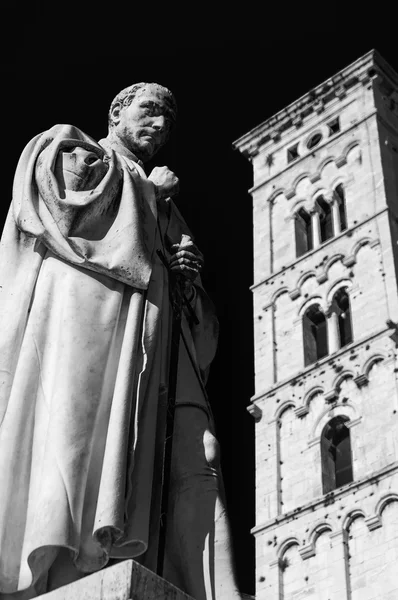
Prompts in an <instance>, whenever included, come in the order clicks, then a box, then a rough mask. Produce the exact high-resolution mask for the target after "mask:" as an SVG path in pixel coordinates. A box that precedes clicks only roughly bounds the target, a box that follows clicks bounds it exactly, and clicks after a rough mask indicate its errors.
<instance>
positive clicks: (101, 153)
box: [0, 83, 241, 600]
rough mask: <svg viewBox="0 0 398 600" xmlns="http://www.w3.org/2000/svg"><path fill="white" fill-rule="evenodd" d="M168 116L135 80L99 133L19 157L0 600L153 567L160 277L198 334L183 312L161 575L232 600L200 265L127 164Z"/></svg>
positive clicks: (6, 314)
mask: <svg viewBox="0 0 398 600" xmlns="http://www.w3.org/2000/svg"><path fill="white" fill-rule="evenodd" d="M175 119H176V104H175V99H174V97H173V95H172V94H171V92H170V91H169V90H167V89H166V88H164V87H162V86H160V85H158V84H155V83H140V84H135V85H132V86H130V87H128V88H126V89H124V90H123V91H121V92H120V93H119V94H118V95H117V96H116V98H115V99H114V101H113V102H112V105H111V108H110V112H109V133H108V136H107V137H106V138H105V139H102V140H100V141H99V142H98V143H97V142H96V141H95V140H93V139H92V138H90V137H89V136H88V135H86V134H85V133H83V132H82V131H80V130H79V129H77V128H76V127H73V126H70V125H56V126H54V127H52V128H51V129H50V130H49V131H46V132H44V133H42V134H40V135H37V136H36V137H35V138H34V139H33V140H32V141H31V142H29V144H28V145H27V146H26V148H25V150H24V151H23V153H22V155H21V158H20V161H19V164H18V167H17V170H16V175H15V180H14V188H13V200H12V204H11V207H10V211H9V214H8V217H7V221H6V224H5V227H4V231H3V236H2V240H1V251H0V276H1V281H0V320H1V325H0V332H1V342H0V343H1V352H0V423H1V427H0V599H3V600H4V599H5V598H13V599H14V600H15V599H19V600H26V599H29V598H34V597H36V596H37V595H39V594H41V593H44V592H46V591H49V590H52V589H56V588H57V587H59V586H61V585H64V584H66V583H69V582H71V581H74V580H76V579H78V578H80V577H83V576H85V575H86V574H88V573H91V572H94V571H96V570H99V569H102V568H103V567H105V566H106V565H107V564H112V563H114V562H115V561H119V560H123V559H126V558H135V559H136V560H138V561H140V562H141V563H142V564H143V565H144V566H146V567H149V568H151V569H152V570H155V569H156V548H157V540H158V534H159V514H158V513H159V496H160V488H161V484H160V480H161V477H160V475H161V470H160V469H159V464H160V463H161V460H162V451H163V441H164V440H162V439H161V438H162V434H161V432H162V431H163V429H162V427H163V425H162V423H164V418H165V405H166V399H167V385H168V369H169V364H168V359H169V342H170V322H171V321H170V319H171V316H170V303H169V293H168V292H169V290H168V286H169V272H170V271H171V272H174V273H178V274H179V275H180V276H181V278H182V279H183V281H184V282H185V286H184V288H185V289H184V293H185V295H186V298H187V300H188V302H189V303H190V305H191V306H192V307H193V309H194V311H195V313H196V315H197V317H198V320H199V324H193V323H192V321H190V319H189V318H188V316H189V315H188V314H185V311H184V312H183V318H182V330H183V333H184V339H185V340H186V342H187V343H186V345H185V344H180V349H179V361H178V381H177V395H176V405H177V406H176V412H175V426H174V438H173V440H174V441H173V458H172V469H171V480H170V482H171V483H170V486H171V488H170V502H169V510H168V515H167V539H166V550H165V560H164V573H163V576H164V578H165V579H168V580H169V581H170V582H172V583H173V584H175V585H176V586H178V587H180V588H181V589H182V590H183V591H185V592H187V593H189V594H190V595H192V596H193V597H194V598H195V599H196V600H207V599H209V600H210V598H211V599H213V600H214V599H216V600H221V599H225V600H234V599H237V598H240V597H241V595H240V593H239V592H238V589H237V585H236V581H235V576H234V567H233V559H232V551H231V540H230V533H229V528H228V521H227V516H226V511H225V504H224V500H223V489H222V488H223V486H222V476H221V472H220V464H219V450H218V444H217V440H216V437H215V432H214V423H213V419H212V415H211V409H210V407H209V404H208V402H207V400H206V398H205V395H204V393H203V385H204V384H205V382H206V377H207V373H208V369H209V366H210V363H211V361H212V359H213V357H214V354H215V351H216V345H217V328H218V325H217V319H216V316H215V314H214V309H213V306H212V303H211V301H210V300H209V298H208V296H207V295H206V293H205V291H204V289H203V286H202V284H201V279H200V271H201V269H202V267H203V256H202V254H201V252H200V250H199V249H198V248H197V246H196V244H195V242H194V238H193V235H192V233H191V232H190V230H189V229H188V227H187V225H186V223H185V221H184V219H183V217H182V216H181V214H180V213H179V211H178V209H177V207H176V205H175V204H174V202H173V201H172V199H171V198H172V197H173V196H174V195H175V194H176V192H177V191H178V179H177V177H176V176H175V174H174V173H172V172H171V171H170V170H169V169H168V168H167V167H156V168H155V169H153V171H152V172H151V173H150V174H149V175H148V176H147V175H146V174H145V171H144V166H143V165H144V163H145V162H146V161H148V160H149V159H151V158H152V157H153V156H154V155H155V154H156V152H157V151H158V150H159V149H160V148H161V147H162V146H163V144H164V143H165V142H166V140H167V138H168V135H169V132H170V130H171V128H172V126H173V124H174V121H175ZM157 250H161V252H162V253H163V256H164V257H166V260H167V261H168V268H167V264H166V265H165V264H164V262H162V260H161V257H160V256H159V255H158V253H157ZM198 375H199V377H198Z"/></svg>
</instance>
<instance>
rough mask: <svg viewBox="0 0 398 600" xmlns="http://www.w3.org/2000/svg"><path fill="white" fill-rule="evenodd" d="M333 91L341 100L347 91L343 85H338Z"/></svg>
mask: <svg viewBox="0 0 398 600" xmlns="http://www.w3.org/2000/svg"><path fill="white" fill-rule="evenodd" d="M334 93H335V95H336V97H337V98H339V99H340V100H341V99H342V98H344V96H345V95H346V94H347V91H346V89H345V87H344V86H343V85H340V86H339V87H337V88H336V89H335V90H334Z"/></svg>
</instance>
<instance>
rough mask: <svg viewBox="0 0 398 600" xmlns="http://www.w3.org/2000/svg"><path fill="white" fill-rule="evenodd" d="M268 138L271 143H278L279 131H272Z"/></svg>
mask: <svg viewBox="0 0 398 600" xmlns="http://www.w3.org/2000/svg"><path fill="white" fill-rule="evenodd" d="M270 138H271V140H272V141H273V142H278V141H279V140H280V139H281V132H280V131H279V129H274V131H271V133H270Z"/></svg>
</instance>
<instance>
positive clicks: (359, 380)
mask: <svg viewBox="0 0 398 600" xmlns="http://www.w3.org/2000/svg"><path fill="white" fill-rule="evenodd" d="M354 381H355V383H356V384H357V386H358V387H359V388H361V387H364V386H365V385H367V384H368V383H369V379H368V377H367V375H365V374H364V373H360V374H359V375H356V377H354Z"/></svg>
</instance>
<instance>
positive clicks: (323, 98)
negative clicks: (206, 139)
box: [233, 50, 398, 156]
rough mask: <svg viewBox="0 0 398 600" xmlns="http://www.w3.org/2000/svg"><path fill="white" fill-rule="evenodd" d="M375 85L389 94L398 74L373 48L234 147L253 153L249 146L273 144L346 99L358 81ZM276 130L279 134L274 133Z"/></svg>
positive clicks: (360, 83) (241, 139) (255, 129)
mask: <svg viewBox="0 0 398 600" xmlns="http://www.w3.org/2000/svg"><path fill="white" fill-rule="evenodd" d="M369 82H372V84H373V85H375V86H377V87H378V88H379V89H380V92H381V93H382V94H383V95H384V96H386V97H389V96H390V94H391V93H392V90H393V89H397V88H398V75H397V73H396V72H395V71H394V70H393V69H392V67H390V65H389V64H388V63H387V62H386V61H385V60H384V59H383V58H382V57H381V56H380V54H379V53H378V52H376V50H371V51H370V52H368V53H367V54H365V55H364V56H362V57H360V58H359V59H358V60H356V61H355V62H353V63H352V64H350V65H348V67H346V68H344V69H342V70H341V71H340V72H339V73H337V74H336V75H334V76H333V77H330V78H329V79H328V80H327V81H325V82H323V83H321V84H320V85H318V86H316V87H315V88H313V89H312V90H311V91H310V92H308V93H307V94H305V95H304V96H302V97H301V98H299V99H298V100H296V101H295V102H293V103H291V104H290V105H289V106H287V107H286V108H284V109H283V110H281V111H279V112H278V113H276V114H275V115H273V116H272V117H271V118H269V119H267V120H266V121H264V122H263V123H261V124H260V125H258V126H257V127H255V128H254V129H252V130H251V131H249V132H248V133H246V134H245V135H243V136H242V137H240V138H239V139H238V140H236V141H235V142H234V143H233V148H234V149H236V150H239V151H240V152H241V153H242V154H244V155H245V156H248V155H250V156H252V153H251V151H249V150H248V149H249V147H251V146H253V145H254V146H257V147H260V146H264V145H265V144H273V143H275V141H278V140H279V139H280V136H282V135H283V133H284V132H285V131H287V130H288V129H290V128H292V127H295V128H297V127H301V125H302V124H303V122H304V120H305V119H307V118H308V116H309V115H313V114H314V113H315V114H319V113H321V112H322V111H323V110H324V108H326V107H327V104H328V103H329V102H330V101H332V100H334V99H336V98H337V99H339V100H343V99H344V98H346V97H347V96H349V95H350V93H351V90H352V89H353V88H354V86H355V84H359V85H368V84H369ZM275 131H277V132H278V133H277V135H275Z"/></svg>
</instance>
